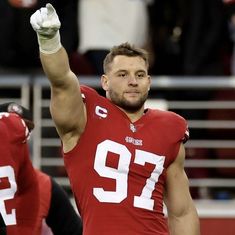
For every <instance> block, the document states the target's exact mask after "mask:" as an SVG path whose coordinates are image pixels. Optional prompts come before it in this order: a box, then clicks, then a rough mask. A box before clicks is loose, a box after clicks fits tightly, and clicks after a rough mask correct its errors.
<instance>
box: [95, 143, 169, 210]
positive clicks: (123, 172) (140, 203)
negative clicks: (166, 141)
mask: <svg viewBox="0 0 235 235" xmlns="http://www.w3.org/2000/svg"><path fill="white" fill-rule="evenodd" d="M108 152H112V153H115V154H118V155H119V161H118V167H117V169H116V168H112V167H108V166H106V164H105V163H106V159H107V155H108ZM164 160H165V157H164V156H159V155H156V154H153V153H150V152H146V151H143V150H138V149H136V151H135V158H134V163H136V164H139V165H142V166H144V165H145V163H150V164H153V165H155V168H154V170H153V171H152V173H151V175H150V177H149V178H148V179H146V183H145V185H144V187H143V189H142V192H141V194H140V196H134V202H133V205H134V207H138V208H144V209H148V210H153V208H154V200H153V199H151V197H152V193H153V190H154V188H155V185H156V183H157V182H158V178H159V176H160V175H161V173H162V171H163V164H164ZM130 162H131V153H130V151H129V150H128V149H127V147H126V146H125V145H123V144H120V143H117V142H114V141H111V140H105V141H103V142H101V143H100V144H98V146H97V150H96V155H95V162H94V168H95V170H96V172H97V173H98V174H99V175H100V176H102V177H107V178H111V179H115V180H116V190H115V191H105V190H104V189H103V188H94V189H93V194H94V195H95V197H96V198H97V199H98V200H99V201H100V202H110V203H120V202H121V201H123V200H124V199H125V198H126V197H127V191H128V190H127V189H128V173H129V166H130Z"/></svg>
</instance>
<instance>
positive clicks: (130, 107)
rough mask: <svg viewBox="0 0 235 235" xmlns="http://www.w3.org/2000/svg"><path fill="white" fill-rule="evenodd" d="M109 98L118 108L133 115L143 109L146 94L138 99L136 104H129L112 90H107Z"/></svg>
mask: <svg viewBox="0 0 235 235" xmlns="http://www.w3.org/2000/svg"><path fill="white" fill-rule="evenodd" d="M109 98H110V100H111V101H112V103H113V104H115V105H117V106H118V107H120V108H122V109H124V110H125V111H127V112H129V113H135V112H137V111H139V110H140V109H141V108H142V107H143V105H144V103H145V101H146V100H147V98H148V92H147V93H145V94H144V95H143V96H141V97H140V99H139V100H137V101H136V102H130V101H128V100H127V99H126V98H125V97H123V96H121V97H120V96H119V95H118V93H117V92H115V91H113V90H109Z"/></svg>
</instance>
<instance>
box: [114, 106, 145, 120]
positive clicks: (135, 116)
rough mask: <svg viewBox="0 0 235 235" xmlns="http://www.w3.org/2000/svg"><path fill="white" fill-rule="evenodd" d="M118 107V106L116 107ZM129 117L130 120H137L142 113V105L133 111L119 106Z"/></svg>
mask: <svg viewBox="0 0 235 235" xmlns="http://www.w3.org/2000/svg"><path fill="white" fill-rule="evenodd" d="M118 108H120V107H118ZM120 109H121V110H122V111H123V112H124V113H125V114H126V115H127V116H128V118H129V119H130V121H131V122H136V121H137V120H139V119H140V118H141V117H142V116H143V114H144V107H142V108H140V109H139V110H137V111H135V112H130V111H128V110H125V109H122V108H120Z"/></svg>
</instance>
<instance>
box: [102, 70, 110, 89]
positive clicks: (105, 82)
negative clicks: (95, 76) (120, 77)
mask: <svg viewBox="0 0 235 235" xmlns="http://www.w3.org/2000/svg"><path fill="white" fill-rule="evenodd" d="M108 80H109V79H108V77H107V75H105V74H103V75H102V76H101V85H102V88H103V89H104V90H105V91H108V89H109V85H108V84H109V81H108Z"/></svg>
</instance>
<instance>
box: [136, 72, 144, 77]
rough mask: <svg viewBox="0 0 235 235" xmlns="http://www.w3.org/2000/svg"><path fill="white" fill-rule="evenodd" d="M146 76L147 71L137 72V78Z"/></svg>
mask: <svg viewBox="0 0 235 235" xmlns="http://www.w3.org/2000/svg"><path fill="white" fill-rule="evenodd" d="M144 77H145V73H143V72H140V73H137V78H144Z"/></svg>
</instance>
